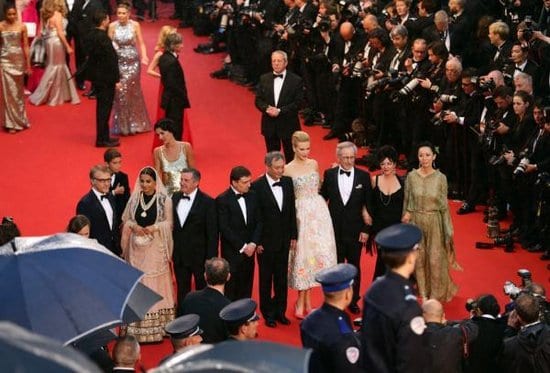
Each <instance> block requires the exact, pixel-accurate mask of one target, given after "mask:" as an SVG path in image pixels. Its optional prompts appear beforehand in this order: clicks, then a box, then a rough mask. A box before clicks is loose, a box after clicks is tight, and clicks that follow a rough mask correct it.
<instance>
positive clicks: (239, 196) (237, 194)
mask: <svg viewBox="0 0 550 373" xmlns="http://www.w3.org/2000/svg"><path fill="white" fill-rule="evenodd" d="M235 197H237V199H239V198H243V197H244V195H242V194H240V193H235Z"/></svg>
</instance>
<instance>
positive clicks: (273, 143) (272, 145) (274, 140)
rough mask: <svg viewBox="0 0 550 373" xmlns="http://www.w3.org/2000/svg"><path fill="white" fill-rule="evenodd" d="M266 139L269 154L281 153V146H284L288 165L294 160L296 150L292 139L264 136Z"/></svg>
mask: <svg viewBox="0 0 550 373" xmlns="http://www.w3.org/2000/svg"><path fill="white" fill-rule="evenodd" d="M264 139H265V147H266V149H267V152H268V153H269V152H273V151H280V150H281V144H282V146H283V152H284V154H285V160H286V163H288V162H290V161H291V160H293V159H294V150H293V149H292V139H291V138H290V137H288V138H286V137H285V138H283V139H281V138H279V136H277V135H273V136H265V135H264Z"/></svg>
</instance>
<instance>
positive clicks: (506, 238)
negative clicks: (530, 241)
mask: <svg viewBox="0 0 550 373" xmlns="http://www.w3.org/2000/svg"><path fill="white" fill-rule="evenodd" d="M475 246H476V249H494V248H495V247H503V248H504V252H506V253H511V252H513V251H514V239H513V238H512V234H511V233H507V234H504V235H501V236H497V237H495V239H494V240H493V242H476V244H475Z"/></svg>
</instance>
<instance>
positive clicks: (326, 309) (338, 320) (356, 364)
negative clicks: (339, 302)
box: [300, 303, 363, 373]
mask: <svg viewBox="0 0 550 373" xmlns="http://www.w3.org/2000/svg"><path fill="white" fill-rule="evenodd" d="M300 334H301V337H302V345H303V346H304V347H308V348H311V349H313V354H312V360H311V364H312V365H311V368H312V371H315V372H346V373H348V372H362V371H363V370H362V368H363V367H362V361H361V360H362V359H361V348H360V343H359V339H358V338H357V337H356V335H355V332H354V331H353V329H352V327H351V321H350V318H349V316H348V314H347V313H346V312H344V311H342V310H340V309H338V308H336V307H333V306H331V305H329V304H327V303H324V304H323V306H322V307H321V308H319V309H318V310H316V311H314V312H312V313H311V314H310V315H309V316H308V317H307V318H306V319H305V320H304V321H303V322H302V324H301V325H300Z"/></svg>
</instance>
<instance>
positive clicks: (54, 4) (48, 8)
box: [40, 0, 67, 23]
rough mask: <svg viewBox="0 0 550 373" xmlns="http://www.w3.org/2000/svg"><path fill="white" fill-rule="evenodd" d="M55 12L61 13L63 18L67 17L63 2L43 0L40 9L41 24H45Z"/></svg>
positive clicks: (61, 0) (59, 0) (60, 0)
mask: <svg viewBox="0 0 550 373" xmlns="http://www.w3.org/2000/svg"><path fill="white" fill-rule="evenodd" d="M56 11H58V12H59V13H61V15H62V16H63V17H65V16H66V15H67V7H66V6H65V2H64V1H63V0H44V2H43V3H42V8H40V18H42V22H44V23H45V22H47V21H48V20H49V19H50V18H51V17H52V16H53V14H54V13H55V12H56Z"/></svg>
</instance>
